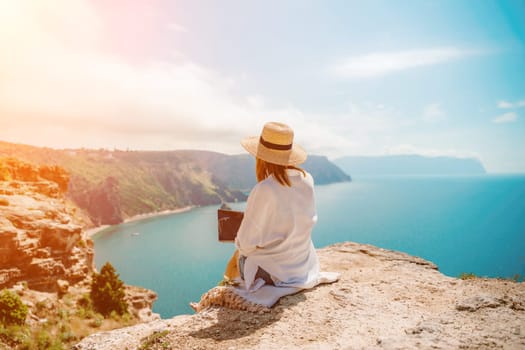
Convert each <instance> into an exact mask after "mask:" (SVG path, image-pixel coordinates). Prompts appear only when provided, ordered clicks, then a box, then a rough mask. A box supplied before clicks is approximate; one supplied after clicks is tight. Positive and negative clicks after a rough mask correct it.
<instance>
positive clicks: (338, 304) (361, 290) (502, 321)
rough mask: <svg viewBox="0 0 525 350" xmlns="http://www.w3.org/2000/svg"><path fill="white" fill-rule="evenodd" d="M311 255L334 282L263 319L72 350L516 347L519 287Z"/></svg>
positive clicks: (200, 325) (228, 319)
mask: <svg viewBox="0 0 525 350" xmlns="http://www.w3.org/2000/svg"><path fill="white" fill-rule="evenodd" d="M318 254H319V258H320V260H321V266H322V269H323V270H325V271H337V272H340V273H341V279H340V280H339V281H338V282H336V283H334V284H331V285H321V286H318V287H316V288H314V289H312V290H308V291H304V292H301V293H298V294H295V295H292V296H288V297H285V298H283V299H281V301H280V302H279V303H278V304H277V305H276V306H275V307H274V308H272V309H271V310H270V312H266V313H260V314H259V313H257V314H254V313H250V312H246V311H238V310H231V309H226V308H220V307H216V308H210V309H207V310H205V311H203V312H201V313H199V314H195V315H183V316H177V317H175V318H173V319H169V320H157V321H154V322H149V323H144V324H140V325H136V326H132V327H128V328H122V329H118V330H114V331H111V332H105V333H98V334H93V335H91V336H89V337H87V338H85V339H84V340H82V341H81V342H80V343H79V344H77V345H76V347H75V348H76V349H78V350H80V349H82V350H87V349H97V350H100V349H130V350H131V349H137V348H139V347H141V346H142V349H217V350H218V349H365V348H366V349H368V348H384V349H412V348H418V349H429V348H447V349H448V348H462V349H495V348H508V349H523V348H525V283H517V282H513V281H505V280H498V279H484V278H474V279H468V280H461V279H457V278H452V277H447V276H445V275H443V274H441V273H440V272H439V271H438V270H437V267H436V266H435V265H434V264H432V263H431V262H428V261H426V260H423V259H420V258H417V257H413V256H410V255H407V254H404V253H400V252H395V251H388V250H384V249H381V248H377V247H374V246H370V245H363V244H357V243H348V242H347V243H341V244H336V245H333V246H329V247H326V248H323V249H320V250H318Z"/></svg>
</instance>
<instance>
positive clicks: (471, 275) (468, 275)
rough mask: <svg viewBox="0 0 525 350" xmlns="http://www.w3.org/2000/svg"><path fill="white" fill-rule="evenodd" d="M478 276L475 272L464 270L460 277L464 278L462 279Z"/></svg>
mask: <svg viewBox="0 0 525 350" xmlns="http://www.w3.org/2000/svg"><path fill="white" fill-rule="evenodd" d="M476 277H477V276H476V275H475V274H473V273H472V272H468V273H467V272H462V273H461V274H460V275H459V278H460V279H462V280H472V279H474V278H476Z"/></svg>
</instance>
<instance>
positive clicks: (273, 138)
mask: <svg viewBox="0 0 525 350" xmlns="http://www.w3.org/2000/svg"><path fill="white" fill-rule="evenodd" d="M241 145H242V146H243V147H244V149H246V150H247V151H248V153H250V154H251V155H252V156H254V157H257V158H260V159H262V160H264V161H266V162H268V163H273V164H279V165H298V164H301V163H302V162H304V161H305V160H306V157H307V155H306V152H305V150H304V149H303V148H302V147H301V146H299V145H298V144H296V143H294V142H293V130H292V128H290V127H289V126H288V125H286V124H283V123H276V122H269V123H266V124H265V125H264V128H263V130H262V132H261V136H252V137H247V138H245V139H244V140H242V141H241Z"/></svg>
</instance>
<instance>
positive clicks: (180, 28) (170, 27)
mask: <svg viewBox="0 0 525 350" xmlns="http://www.w3.org/2000/svg"><path fill="white" fill-rule="evenodd" d="M166 28H167V29H168V30H172V31H174V32H178V33H187V32H188V28H186V27H184V26H183V25H181V24H178V23H175V22H170V23H168V24H166Z"/></svg>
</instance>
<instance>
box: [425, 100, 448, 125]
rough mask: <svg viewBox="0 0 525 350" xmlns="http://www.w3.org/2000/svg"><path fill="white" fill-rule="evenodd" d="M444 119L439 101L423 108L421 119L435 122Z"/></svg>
mask: <svg viewBox="0 0 525 350" xmlns="http://www.w3.org/2000/svg"><path fill="white" fill-rule="evenodd" d="M444 119H445V113H444V112H443V110H442V109H441V105H440V104H439V103H432V104H429V105H427V106H425V108H424V109H423V120H424V121H425V122H427V123H431V124H433V123H437V122H440V121H442V120H444Z"/></svg>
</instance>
